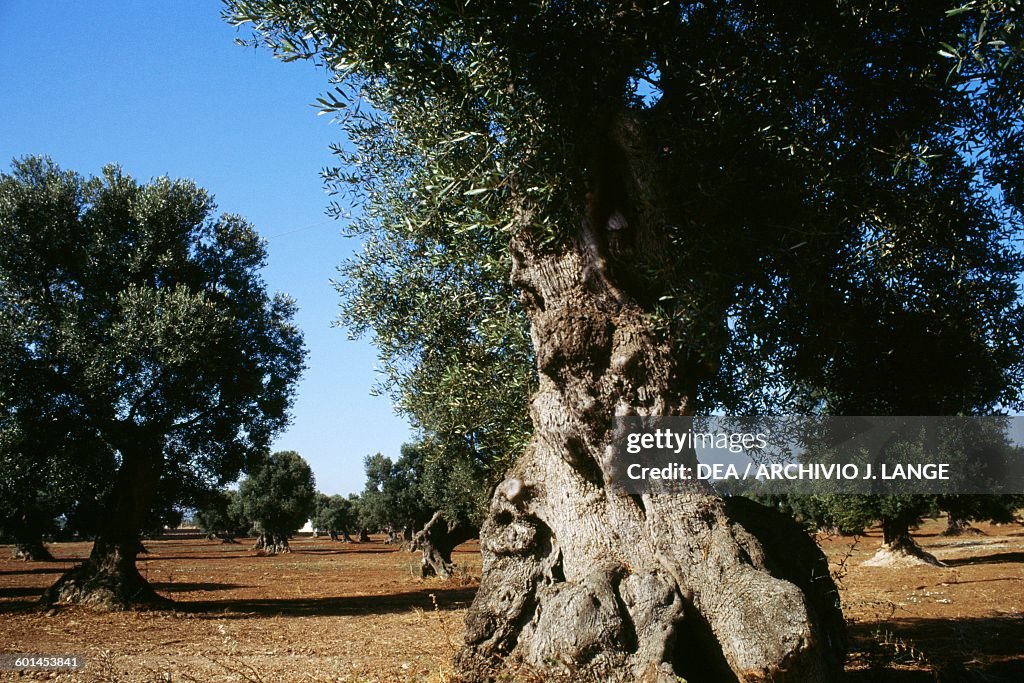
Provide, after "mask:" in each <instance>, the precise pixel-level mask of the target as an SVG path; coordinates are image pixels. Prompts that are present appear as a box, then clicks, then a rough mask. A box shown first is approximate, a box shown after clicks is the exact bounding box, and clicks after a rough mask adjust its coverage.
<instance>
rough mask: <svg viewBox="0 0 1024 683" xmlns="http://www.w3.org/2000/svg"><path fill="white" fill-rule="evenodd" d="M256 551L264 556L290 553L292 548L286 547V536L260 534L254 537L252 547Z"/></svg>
mask: <svg viewBox="0 0 1024 683" xmlns="http://www.w3.org/2000/svg"><path fill="white" fill-rule="evenodd" d="M252 548H253V550H256V551H258V552H260V553H262V554H264V555H277V554H278V553H290V552H291V551H292V548H291V546H290V545H288V536H287V535H286V534H273V533H262V534H260V535H259V536H257V537H256V543H255V544H254V545H253V547H252Z"/></svg>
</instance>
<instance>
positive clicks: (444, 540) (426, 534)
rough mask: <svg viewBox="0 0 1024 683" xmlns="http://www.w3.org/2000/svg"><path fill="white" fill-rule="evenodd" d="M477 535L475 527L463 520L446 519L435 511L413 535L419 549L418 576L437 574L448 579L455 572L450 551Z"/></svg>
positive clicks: (425, 576)
mask: <svg viewBox="0 0 1024 683" xmlns="http://www.w3.org/2000/svg"><path fill="white" fill-rule="evenodd" d="M476 535H477V531H476V529H474V528H473V527H472V526H471V525H469V524H466V523H464V522H459V521H452V520H449V519H447V518H446V517H445V516H444V514H442V513H441V512H435V513H434V515H433V517H431V518H430V521H428V522H427V523H426V524H425V525H424V527H423V529H422V530H420V531H418V532H417V533H416V535H415V536H414V537H413V544H415V546H416V547H418V548H419V549H420V552H421V553H422V556H421V558H420V576H421V577H422V578H428V577H431V576H437V577H439V578H442V579H449V578H451V577H452V576H454V575H455V573H456V566H455V563H454V562H452V551H453V550H455V548H456V546H458V545H459V544H461V543H465V542H466V541H468V540H469V539H471V538H475V537H476Z"/></svg>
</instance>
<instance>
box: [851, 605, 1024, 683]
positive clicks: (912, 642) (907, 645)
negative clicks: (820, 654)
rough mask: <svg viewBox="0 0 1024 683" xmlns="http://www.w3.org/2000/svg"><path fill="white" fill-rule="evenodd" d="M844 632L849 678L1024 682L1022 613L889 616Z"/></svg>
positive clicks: (905, 682) (910, 682) (899, 682)
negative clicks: (847, 636)
mask: <svg viewBox="0 0 1024 683" xmlns="http://www.w3.org/2000/svg"><path fill="white" fill-rule="evenodd" d="M849 634H850V641H851V652H850V656H849V659H848V662H847V674H846V680H847V681H849V682H851V683H874V682H876V681H878V682H880V683H881V682H890V681H891V682H892V683H916V682H917V681H932V682H933V681H943V682H945V681H950V682H954V681H964V682H968V681H985V682H986V683H1003V682H1006V683H1010V682H1013V683H1019V682H1020V681H1024V649H1022V648H1021V643H1022V642H1024V616H1010V615H1007V616H995V617H985V618H982V617H977V618H967V619H921V618H904V619H890V620H887V621H882V622H862V623H856V624H853V625H851V626H850V630H849Z"/></svg>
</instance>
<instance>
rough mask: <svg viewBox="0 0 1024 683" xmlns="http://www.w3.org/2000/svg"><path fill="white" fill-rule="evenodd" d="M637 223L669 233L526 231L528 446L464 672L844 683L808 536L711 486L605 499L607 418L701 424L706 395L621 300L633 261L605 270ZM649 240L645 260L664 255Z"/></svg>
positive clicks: (488, 571)
mask: <svg viewBox="0 0 1024 683" xmlns="http://www.w3.org/2000/svg"><path fill="white" fill-rule="evenodd" d="M647 180H648V179H643V178H641V179H640V184H647ZM647 187H650V185H649V184H647ZM637 205H639V206H642V205H643V203H642V202H638V203H637ZM625 215H630V216H631V218H630V223H631V225H632V224H633V223H638V224H639V225H640V228H643V224H644V223H645V221H647V222H650V221H656V220H657V217H656V216H649V215H648V216H644V215H643V214H642V212H639V211H637V210H632V211H621V212H620V211H615V212H614V213H613V214H612V215H611V216H610V217H607V221H608V226H604V225H602V224H600V223H597V222H595V221H594V220H593V218H590V219H588V220H586V221H583V224H582V226H581V227H580V229H579V232H578V234H576V235H575V236H574V237H572V238H570V239H568V240H566V241H565V242H563V243H562V244H561V246H559V247H544V246H541V244H540V241H539V240H537V239H535V238H533V237H532V236H531V235H530V234H529V230H523V231H521V232H520V233H519V234H518V235H517V236H516V237H515V238H514V239H513V243H512V253H513V263H514V266H513V281H514V284H515V285H516V286H517V287H518V288H519V289H520V291H522V292H523V300H524V301H523V305H524V307H525V309H526V311H527V313H528V315H529V317H530V321H531V334H532V339H533V346H534V349H535V352H536V357H537V363H538V370H539V389H538V391H537V393H536V394H535V395H534V397H533V399H532V403H531V414H532V419H533V423H534V435H533V438H532V440H531V442H530V444H529V446H528V447H527V449H526V452H525V453H524V455H523V456H522V457H521V458H520V460H519V462H518V463H517V465H516V467H515V468H514V470H513V471H512V472H511V473H510V475H509V477H508V479H506V480H505V481H504V482H503V483H502V484H500V485H499V486H498V488H497V491H496V493H495V495H494V497H493V499H492V502H491V506H490V509H489V513H488V515H487V517H486V520H485V522H484V525H483V528H482V529H481V550H482V553H483V577H482V580H481V585H480V589H479V591H478V592H477V595H476V598H475V600H474V602H473V605H472V607H471V609H470V611H469V613H468V614H467V617H466V628H465V634H464V640H465V642H464V646H463V648H462V650H461V651H460V652H459V653H458V654H457V655H456V668H457V670H458V672H459V675H460V676H461V677H462V679H463V680H468V681H491V680H496V679H497V678H499V677H500V676H507V675H510V674H511V675H512V676H513V677H515V676H516V675H519V676H521V677H522V676H533V677H534V678H535V679H538V680H555V679H558V678H560V677H564V678H565V679H569V680H605V681H645V682H650V683H654V682H657V683H676V682H677V681H678V680H679V679H678V677H683V678H684V679H686V680H689V681H765V682H767V681H772V682H774V683H785V682H791V681H792V682H800V683H815V682H825V681H834V680H836V679H837V678H838V677H839V676H840V673H841V670H842V661H843V658H844V653H845V634H844V630H843V621H842V616H841V613H840V612H839V608H838V599H837V598H838V596H837V593H836V591H835V586H834V584H833V583H832V580H831V578H830V576H829V573H828V570H827V563H826V561H825V559H824V556H823V555H822V554H821V552H820V550H818V548H817V547H816V546H815V545H814V544H813V542H812V541H811V540H810V539H809V538H808V537H807V536H806V534H802V533H801V532H799V531H798V530H796V529H795V525H793V524H792V523H789V522H787V521H786V520H784V519H783V518H782V517H781V515H772V514H771V513H770V512H769V511H767V509H765V508H760V507H758V508H756V511H755V507H754V504H752V503H740V502H734V501H728V502H727V501H725V500H723V499H722V498H720V497H719V496H717V495H715V494H714V493H713V492H712V491H711V490H710V489H709V488H707V487H704V486H697V485H694V486H692V487H691V488H690V489H689V490H687V491H685V492H682V493H651V494H645V495H642V496H640V495H632V496H631V495H620V494H619V493H617V492H616V491H615V490H613V488H612V487H610V486H609V484H608V472H609V471H610V462H609V461H610V457H611V454H612V452H613V449H612V430H613V417H615V416H627V415H638V416H653V415H688V414H692V412H693V397H694V395H695V386H696V385H695V382H696V379H695V378H696V369H695V367H694V366H693V365H691V362H690V361H689V360H688V359H687V358H686V357H685V355H684V354H681V353H680V352H679V351H678V349H677V348H673V347H672V346H670V345H669V344H667V343H665V342H663V341H662V340H661V338H660V337H659V334H658V333H657V331H656V329H655V324H654V322H653V321H652V319H651V317H650V316H648V315H647V312H646V311H645V310H644V308H643V305H641V303H639V302H638V300H637V299H636V298H634V297H633V296H631V295H630V294H629V292H628V291H626V290H627V289H628V287H624V286H623V282H624V281H625V279H626V278H628V277H629V275H628V273H625V272H624V270H623V269H622V267H621V264H622V261H621V259H619V264H620V266H619V270H618V272H620V273H623V275H622V277H621V278H620V279H619V280H618V281H617V280H616V279H615V274H614V273H613V272H612V270H613V268H612V266H611V265H609V256H608V253H609V248H610V244H611V242H612V240H613V238H614V239H617V240H621V239H622V237H621V236H622V235H624V234H625V233H626V232H628V230H629V229H630V228H628V227H624V224H625V222H626V219H625V218H623V216H625ZM613 217H615V222H614V225H612V218H613ZM528 223H529V217H524V218H523V220H521V224H524V225H525V224H528ZM647 227H648V228H651V229H647V232H646V233H644V234H640V235H637V236H636V237H634V238H633V239H634V242H633V246H634V247H637V246H640V247H643V248H648V249H657V248H658V243H657V242H656V240H655V241H647V242H644V240H645V239H647V238H651V239H654V238H652V237H651V236H652V235H654V234H656V233H657V226H653V227H652V226H647ZM645 229H646V228H645ZM612 230H614V231H616V233H617V234H616V236H613V235H611V234H610V233H611V231H612ZM645 235H646V237H645ZM691 457H692V454H691ZM516 671H518V674H517V673H515V672H516ZM527 672H528V673H527ZM530 680H533V679H530Z"/></svg>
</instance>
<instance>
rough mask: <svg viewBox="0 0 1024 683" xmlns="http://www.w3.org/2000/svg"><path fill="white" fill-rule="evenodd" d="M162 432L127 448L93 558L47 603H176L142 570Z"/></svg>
mask: <svg viewBox="0 0 1024 683" xmlns="http://www.w3.org/2000/svg"><path fill="white" fill-rule="evenodd" d="M162 450H163V449H162V436H154V437H152V438H150V439H147V440H145V441H142V440H136V441H133V443H132V444H131V446H130V447H125V448H122V449H121V453H122V463H121V468H120V470H119V471H118V475H117V479H116V481H115V484H114V489H113V492H112V496H111V501H110V505H109V509H108V510H107V514H106V515H105V516H104V518H103V521H102V523H101V525H100V528H99V531H98V533H97V535H96V540H95V541H94V542H93V547H92V552H91V553H90V554H89V558H88V559H87V560H86V561H85V562H84V563H82V564H81V565H79V566H77V567H75V568H74V569H72V570H70V571H68V572H67V573H65V574H64V575H63V576H62V577H61V578H60V579H59V580H58V581H57V583H55V584H54V585H52V586H50V588H48V589H47V590H46V591H45V592H44V593H43V596H42V597H41V598H40V600H41V602H42V603H43V604H55V603H78V604H87V605H90V606H93V607H100V608H104V609H128V608H131V607H136V606H150V607H166V606H168V605H171V604H173V603H172V602H171V601H170V600H168V599H167V598H164V597H162V596H160V595H158V594H157V593H156V591H154V590H153V588H152V587H151V586H150V585H149V583H148V582H147V581H146V580H145V579H144V578H143V577H142V575H141V574H139V570H138V568H137V567H136V566H135V556H136V555H137V554H138V552H139V550H140V549H141V548H142V544H141V543H140V542H139V534H140V532H141V529H142V526H143V524H144V522H145V520H146V516H147V514H148V513H149V511H150V508H151V507H152V504H153V500H154V496H155V494H156V487H157V483H158V482H159V480H160V469H161V466H162V459H161V458H162Z"/></svg>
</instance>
